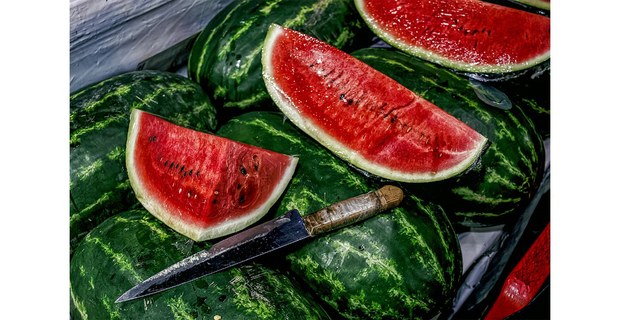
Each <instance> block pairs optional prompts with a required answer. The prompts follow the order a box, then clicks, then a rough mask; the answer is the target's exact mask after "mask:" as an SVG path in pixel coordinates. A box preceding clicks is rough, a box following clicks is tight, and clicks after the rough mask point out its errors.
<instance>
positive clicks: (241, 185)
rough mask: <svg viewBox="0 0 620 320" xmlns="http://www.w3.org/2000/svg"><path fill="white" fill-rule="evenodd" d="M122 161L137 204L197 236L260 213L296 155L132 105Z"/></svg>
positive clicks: (227, 229)
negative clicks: (193, 126) (181, 123)
mask: <svg viewBox="0 0 620 320" xmlns="http://www.w3.org/2000/svg"><path fill="white" fill-rule="evenodd" d="M126 164H127V173H128V175H129V181H130V183H131V186H132V188H133V190H134V192H135V193H136V197H137V198H138V200H140V202H141V203H142V205H143V206H144V207H145V208H146V209H147V210H148V211H149V212H151V213H152V214H153V215H154V216H156V217H157V218H159V219H160V220H161V221H163V222H164V223H165V224H167V225H168V226H170V227H171V228H172V229H174V230H176V231H177V232H179V233H181V234H183V235H185V236H187V237H189V238H191V239H193V240H195V241H202V240H207V239H212V238H217V237H220V236H223V235H226V234H230V233H233V232H236V231H239V230H241V229H243V228H245V227H247V226H248V225H250V224H252V223H254V222H256V221H257V220H259V219H260V218H261V217H262V216H264V215H265V213H267V211H268V210H269V208H270V207H271V206H272V205H273V204H274V203H275V201H276V200H277V199H278V198H279V196H280V195H281V194H282V192H283V191H284V189H285V188H286V185H287V184H288V182H289V180H290V179H291V177H292V175H293V172H294V170H295V166H296V165H297V158H295V157H292V156H287V155H284V154H280V153H276V152H273V151H269V150H265V149H261V148H258V147H254V146H250V145H246V144H242V143H239V142H235V141H232V140H229V139H225V138H222V137H218V136H215V135H211V134H208V133H204V132H200V131H195V130H191V129H189V128H185V127H181V126H177V125H174V124H172V123H170V122H168V121H166V120H164V119H162V118H160V117H157V116H155V115H153V114H150V113H148V112H145V111H141V110H138V109H134V110H133V111H132V114H131V121H130V124H129V134H128V137H127V156H126Z"/></svg>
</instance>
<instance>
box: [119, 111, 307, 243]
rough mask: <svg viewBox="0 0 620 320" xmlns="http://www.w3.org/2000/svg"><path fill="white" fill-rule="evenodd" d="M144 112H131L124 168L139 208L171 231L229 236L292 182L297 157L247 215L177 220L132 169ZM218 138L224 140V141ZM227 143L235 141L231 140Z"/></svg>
mask: <svg viewBox="0 0 620 320" xmlns="http://www.w3.org/2000/svg"><path fill="white" fill-rule="evenodd" d="M144 113H146V112H145V111H141V110H138V109H134V110H132V113H131V118H130V123H129V133H128V135H127V146H126V150H127V152H126V165H127V174H128V176H129V182H130V184H131V187H132V188H133V190H134V193H135V194H136V197H137V198H138V200H139V201H140V203H142V205H143V206H144V207H145V208H146V209H147V210H148V211H149V212H150V213H151V214H153V215H154V216H155V217H157V218H158V219H159V220H161V221H162V222H164V223H165V224H166V225H168V226H169V227H170V228H172V229H173V230H175V231H177V232H179V233H181V234H183V235H185V236H187V237H189V238H190V239H192V240H194V241H205V240H209V239H214V238H218V237H222V236H225V235H229V234H231V233H234V232H237V231H240V230H242V229H245V228H246V227H248V226H249V225H251V224H253V223H255V222H257V221H258V220H260V219H261V218H262V217H263V216H264V215H265V214H267V212H268V211H269V209H270V208H271V207H272V206H273V205H274V204H275V203H276V202H277V200H278V199H279V198H280V196H281V195H282V193H283V192H284V190H285V189H286V187H287V185H288V183H289V181H290V180H291V178H292V176H293V173H294V172H295V168H296V166H297V162H298V160H299V159H298V158H297V157H293V156H289V158H290V160H291V161H290V163H289V165H288V167H287V168H286V170H284V173H283V175H282V176H281V177H280V180H279V181H278V183H277V185H276V186H275V188H274V189H273V191H272V192H271V194H270V195H269V197H268V199H267V201H265V202H263V203H262V204H261V205H260V206H259V207H257V208H255V209H254V210H251V211H249V212H245V213H244V215H242V216H240V217H230V218H228V219H226V220H225V221H224V222H222V223H219V224H216V225H212V226H209V227H199V226H195V225H193V224H191V223H188V222H186V221H184V220H182V219H179V218H177V216H176V215H175V214H173V213H171V212H170V211H168V210H167V207H166V206H165V205H162V204H161V202H160V201H158V200H157V199H155V198H154V197H152V196H151V195H150V194H149V193H148V191H146V190H145V188H144V187H143V184H142V181H141V178H140V176H139V175H138V174H137V172H136V170H134V169H133V168H134V167H135V163H134V158H133V157H132V155H133V154H134V152H135V141H136V137H137V135H138V132H139V130H138V129H137V128H138V127H139V122H140V119H141V115H142V114H144ZM188 130H191V129H188ZM221 139H222V140H224V138H221ZM230 143H237V142H234V141H232V140H230Z"/></svg>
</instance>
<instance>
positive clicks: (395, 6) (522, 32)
mask: <svg viewBox="0 0 620 320" xmlns="http://www.w3.org/2000/svg"><path fill="white" fill-rule="evenodd" d="M355 3H356V6H357V9H358V11H359V12H360V14H361V15H362V17H363V18H364V20H365V21H366V23H367V24H368V25H369V27H370V28H371V29H372V30H373V31H374V32H375V33H376V34H377V35H378V36H379V37H381V38H382V39H383V40H385V41H386V42H388V43H390V44H392V45H393V46H395V47H397V48H399V49H401V50H403V51H405V52H407V53H409V54H412V55H415V56H418V57H420V58H423V59H427V60H429V61H432V62H435V63H438V64H442V65H445V66H448V67H452V68H455V69H459V70H464V71H470V72H484V73H504V72H512V71H517V70H522V69H526V68H529V67H531V66H533V65H536V64H539V63H541V62H543V61H546V60H548V59H549V56H550V54H549V52H550V31H551V30H550V19H549V18H548V17H545V16H542V15H538V14H535V13H530V12H526V11H522V10H518V9H514V8H509V7H505V6H501V5H498V4H493V3H489V2H484V1H481V0H355Z"/></svg>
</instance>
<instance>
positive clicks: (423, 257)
mask: <svg viewBox="0 0 620 320" xmlns="http://www.w3.org/2000/svg"><path fill="white" fill-rule="evenodd" d="M217 133H218V135H221V136H225V137H228V138H231V139H234V140H238V141H242V142H244V143H248V144H252V145H257V146H261V147H263V148H268V149H272V150H274V151H277V152H281V153H291V154H298V155H299V157H300V161H299V166H298V168H297V171H296V173H295V175H294V176H293V179H292V181H291V184H290V186H289V187H288V189H287V191H286V192H285V194H284V195H283V196H282V200H281V201H280V203H279V204H278V205H277V208H274V209H275V210H276V212H275V213H274V215H276V216H279V215H282V214H284V213H285V212H287V211H289V210H292V209H298V211H299V212H300V213H301V214H302V215H303V216H305V215H308V214H311V213H312V212H316V211H317V210H320V209H321V208H322V207H325V206H327V205H329V204H330V203H334V202H337V201H341V200H344V199H347V198H350V197H353V196H356V195H359V194H362V193H365V192H368V191H370V190H372V189H375V188H379V187H380V186H379V185H374V184H372V183H375V181H374V180H369V179H367V178H366V177H365V176H364V175H362V174H360V173H357V172H356V171H354V170H351V168H350V166H349V165H348V164H347V163H346V162H344V161H343V160H341V159H339V158H337V157H336V156H334V155H333V154H331V153H330V152H329V151H328V150H327V149H325V148H323V147H322V146H321V145H320V144H319V143H318V142H316V141H314V140H313V139H311V138H310V137H309V136H307V135H306V134H304V133H303V132H302V131H301V130H299V128H297V127H296V126H295V125H294V124H293V123H291V122H290V121H289V120H287V119H286V117H285V116H284V114H282V113H280V112H249V113H245V114H243V115H240V116H237V117H235V118H232V119H231V120H230V121H228V122H227V123H225V124H224V125H223V126H222V127H221V128H220V129H219V130H218V132H217ZM287 260H288V262H289V263H290V270H291V271H292V273H293V274H294V275H296V276H297V278H298V280H299V281H300V282H303V283H305V284H306V286H307V287H308V288H310V291H312V292H314V294H315V295H316V296H317V297H318V298H319V299H321V300H322V302H323V303H325V304H327V305H328V306H330V308H331V309H333V310H334V312H335V313H337V316H336V318H337V319H340V318H345V319H346V318H348V319H430V318H432V317H433V316H434V315H435V314H436V313H437V312H439V310H443V308H444V307H446V305H447V306H448V307H449V305H450V302H451V299H452V297H453V295H454V293H455V290H456V288H457V286H458V285H459V283H460V278H461V275H462V256H461V252H460V247H459V246H458V237H457V236H456V233H455V231H454V229H453V228H452V226H451V224H450V222H449V220H448V217H447V216H446V214H445V212H444V211H443V210H442V209H441V207H439V206H437V205H434V204H431V203H428V202H425V201H423V200H421V199H419V198H417V197H416V196H414V195H413V194H410V193H408V194H406V195H405V199H404V200H403V203H401V205H400V206H399V207H397V208H394V209H391V210H389V211H387V212H384V213H380V214H378V215H377V216H375V217H372V218H370V219H368V220H366V221H363V222H360V223H357V224H354V225H351V226H349V227H346V228H343V229H339V230H335V231H333V232H330V233H328V234H326V235H323V236H321V237H316V238H315V239H313V240H312V241H310V242H308V243H306V244H304V245H303V246H302V247H301V248H299V249H298V250H295V251H294V252H291V253H289V254H288V255H287Z"/></svg>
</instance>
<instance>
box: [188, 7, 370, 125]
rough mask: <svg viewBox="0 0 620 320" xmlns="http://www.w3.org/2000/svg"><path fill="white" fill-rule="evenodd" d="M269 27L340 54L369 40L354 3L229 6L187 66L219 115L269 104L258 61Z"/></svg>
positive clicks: (199, 40) (207, 30)
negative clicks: (330, 46)
mask: <svg viewBox="0 0 620 320" xmlns="http://www.w3.org/2000/svg"><path fill="white" fill-rule="evenodd" d="M271 23H278V24H281V25H284V26H288V27H292V28H295V29H298V30H301V31H303V32H306V33H308V34H311V35H314V36H316V37H317V38H319V39H322V40H324V41H326V42H328V43H331V44H333V45H334V46H336V47H338V48H343V49H349V48H351V49H352V48H361V47H363V46H365V45H368V44H369V42H370V39H371V35H372V33H371V32H370V31H369V30H368V29H367V28H366V26H365V25H364V22H363V21H362V20H361V18H360V17H359V14H358V13H357V11H356V10H355V6H354V4H353V0H308V1H298V0H241V1H233V2H232V3H231V4H230V5H228V6H227V7H226V8H224V9H223V10H222V11H220V12H219V13H218V14H217V15H216V16H215V17H214V18H213V20H211V21H210V22H209V24H208V25H207V26H206V27H205V28H204V30H203V31H202V32H201V33H200V35H199V36H198V38H197V39H196V42H195V43H194V45H193V47H192V50H191V53H190V57H189V62H188V74H189V77H190V79H193V80H195V81H197V82H198V83H200V85H201V86H202V87H203V88H204V89H205V91H206V92H207V93H208V94H209V95H211V97H213V98H214V101H215V102H216V104H217V105H218V106H223V107H224V110H227V111H231V110H232V111H231V112H232V113H234V111H235V110H243V109H248V108H256V107H258V106H259V105H261V104H263V105H267V104H269V102H270V100H269V95H268V94H267V91H266V89H265V85H264V83H263V80H262V78H261V61H260V58H261V48H262V43H263V40H264V39H265V34H266V33H267V29H268V28H269V25H270V24H271Z"/></svg>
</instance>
